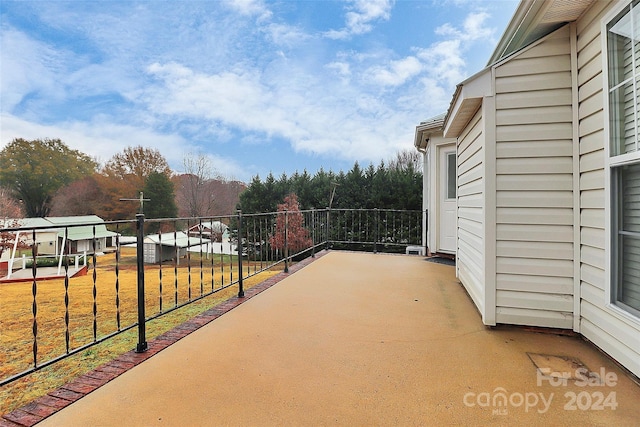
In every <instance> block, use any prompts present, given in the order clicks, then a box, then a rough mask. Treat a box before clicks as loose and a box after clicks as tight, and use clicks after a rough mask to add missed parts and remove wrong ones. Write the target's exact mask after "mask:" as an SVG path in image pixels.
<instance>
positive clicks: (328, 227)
mask: <svg viewBox="0 0 640 427" xmlns="http://www.w3.org/2000/svg"><path fill="white" fill-rule="evenodd" d="M330 221H331V208H330V207H327V240H326V247H325V249H326V250H329V240H330V239H329V233H330V230H331V222H330Z"/></svg>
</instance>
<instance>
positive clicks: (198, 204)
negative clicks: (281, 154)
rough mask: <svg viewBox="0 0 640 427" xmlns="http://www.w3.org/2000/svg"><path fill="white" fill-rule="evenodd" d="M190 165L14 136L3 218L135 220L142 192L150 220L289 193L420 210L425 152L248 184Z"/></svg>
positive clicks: (254, 208)
mask: <svg viewBox="0 0 640 427" xmlns="http://www.w3.org/2000/svg"><path fill="white" fill-rule="evenodd" d="M184 168H185V173H183V174H179V175H178V174H174V173H173V172H172V170H171V169H170V167H169V165H168V162H167V160H166V159H165V158H164V157H163V156H162V154H161V153H160V152H159V151H158V150H157V149H152V148H144V147H141V146H137V147H127V148H125V149H124V150H123V152H121V153H117V154H115V155H114V156H113V157H112V158H110V159H109V160H108V161H107V162H105V163H104V165H99V164H98V162H97V161H96V160H95V159H93V158H91V157H90V156H88V155H86V154H84V153H82V152H80V151H78V150H73V149H70V148H69V147H68V146H67V145H66V144H65V143H64V142H63V141H61V140H60V139H36V140H31V141H30V140H25V139H22V138H16V139H14V140H13V141H12V142H11V143H9V144H8V145H7V146H5V147H4V148H3V149H2V151H0V195H2V196H3V197H2V202H1V203H0V218H18V217H22V216H26V217H46V216H72V215H97V216H100V217H101V218H103V219H105V220H123V219H132V218H133V217H134V216H135V214H136V213H137V212H139V210H140V208H141V207H142V206H141V203H140V202H139V201H138V199H139V198H140V197H141V196H142V195H143V196H144V199H149V201H145V202H144V205H143V206H144V212H143V213H144V214H145V216H146V217H147V218H172V217H177V216H181V217H206V216H215V215H228V214H231V213H233V210H234V208H237V209H241V210H242V211H243V212H246V213H259V212H275V211H276V210H277V208H278V204H281V203H282V202H283V200H285V197H287V196H288V195H291V194H295V195H296V197H297V200H298V203H299V206H300V209H303V210H306V209H311V208H319V209H321V208H326V207H332V208H350V209H359V208H384V209H412V210H413V209H416V210H418V209H421V207H422V170H421V161H420V155H419V154H418V153H417V152H414V151H409V150H406V151H401V152H399V153H397V154H396V156H395V157H394V158H392V159H390V160H389V161H387V162H386V163H385V162H380V164H379V165H378V166H377V167H375V166H373V164H370V165H369V166H368V167H367V168H365V169H362V168H361V167H360V165H359V163H358V162H356V163H355V164H354V165H353V167H352V168H351V170H349V171H348V172H343V171H340V172H338V173H334V172H333V171H325V170H323V169H320V170H319V171H318V172H317V173H316V174H314V175H313V176H312V175H310V174H309V173H308V172H307V171H306V170H305V171H303V172H302V173H299V172H296V173H294V174H292V175H291V176H287V175H286V174H282V175H281V176H280V177H279V178H275V177H274V175H273V174H271V173H270V174H269V175H268V176H267V177H266V179H265V180H264V181H262V180H261V179H260V177H259V176H255V177H254V178H253V179H252V180H251V182H250V183H249V185H248V187H247V186H246V185H245V184H244V183H240V182H237V181H232V182H225V180H224V178H222V177H220V176H219V175H216V173H215V170H214V169H213V167H212V166H211V164H210V162H209V160H208V158H207V157H206V156H204V155H193V154H188V155H186V156H185V158H184ZM223 192H225V193H227V194H226V195H225V196H224V197H222V196H221V193H223ZM229 194H231V196H229ZM222 200H224V202H225V203H224V207H223V204H222V203H221V202H222ZM221 209H224V210H221Z"/></svg>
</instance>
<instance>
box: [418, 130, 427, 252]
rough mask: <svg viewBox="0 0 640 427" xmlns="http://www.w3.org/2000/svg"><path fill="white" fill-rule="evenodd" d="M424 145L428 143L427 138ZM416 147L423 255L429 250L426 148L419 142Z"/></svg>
mask: <svg viewBox="0 0 640 427" xmlns="http://www.w3.org/2000/svg"><path fill="white" fill-rule="evenodd" d="M426 145H429V138H427V141H426ZM416 149H417V150H418V152H419V153H421V154H422V247H423V248H424V255H425V256H426V255H428V252H429V234H428V233H429V187H428V184H429V180H428V178H427V169H428V167H427V166H428V165H427V148H426V146H425V148H420V144H418V145H416Z"/></svg>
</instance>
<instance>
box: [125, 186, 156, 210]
mask: <svg viewBox="0 0 640 427" xmlns="http://www.w3.org/2000/svg"><path fill="white" fill-rule="evenodd" d="M120 201H121V202H128V201H133V202H140V212H139V213H141V214H144V202H149V201H151V199H145V198H144V193H143V192H142V191H141V192H140V197H139V198H137V199H120Z"/></svg>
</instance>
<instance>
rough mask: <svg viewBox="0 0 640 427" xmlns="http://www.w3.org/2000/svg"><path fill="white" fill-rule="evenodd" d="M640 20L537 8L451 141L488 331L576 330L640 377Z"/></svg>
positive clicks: (474, 81) (471, 271) (455, 122)
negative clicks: (500, 327) (503, 327)
mask: <svg viewBox="0 0 640 427" xmlns="http://www.w3.org/2000/svg"><path fill="white" fill-rule="evenodd" d="M639 18H640V4H639V2H638V1H637V0H635V1H626V0H625V1H618V2H608V1H592V0H554V1H539V0H535V1H532V0H523V1H522V2H521V3H520V5H519V6H518V8H517V10H516V12H515V14H514V17H513V18H512V20H511V22H510V23H509V26H508V27H507V29H506V31H505V33H504V35H503V36H502V38H501V39H500V41H499V43H498V45H497V47H496V49H495V52H494V54H493V55H492V57H491V59H490V61H489V65H488V66H487V67H486V68H485V69H484V70H482V71H480V72H479V73H477V74H476V75H474V76H472V77H470V78H469V79H467V80H465V81H464V82H462V83H460V84H459V85H458V87H457V89H456V92H455V94H454V96H453V100H452V102H451V105H450V108H449V110H448V112H447V114H446V117H445V118H444V120H443V123H442V129H441V130H442V135H443V137H444V138H453V139H454V141H455V147H456V169H457V172H456V180H457V184H456V186H457V188H456V202H457V210H456V212H457V213H456V220H457V224H456V235H457V237H456V244H455V254H456V272H457V276H458V278H459V280H460V281H461V282H462V284H463V285H464V287H465V288H466V290H467V292H468V293H469V295H470V296H471V298H472V299H473V301H474V303H475V305H476V306H477V308H478V310H479V311H480V314H481V315H482V320H483V322H484V323H485V324H486V325H496V324H500V323H504V324H519V325H533V326H540V327H549V328H562V329H572V330H574V331H576V332H579V333H580V334H582V335H583V336H584V337H586V338H587V339H589V340H590V341H591V342H593V343H594V344H595V345H597V346H598V347H600V348H601V349H602V350H604V351H605V352H606V353H608V354H609V355H611V356H612V357H613V358H614V359H616V360H617V361H618V362H619V363H620V364H622V365H623V366H625V367H626V368H627V369H629V370H630V371H631V372H633V373H634V374H635V375H637V376H640V219H639V218H640V141H639V135H638V133H639V131H638V124H639V120H640V117H639V116H640V49H639V48H638V46H640V44H639V41H640V19H639ZM421 126H422V125H421ZM418 128H420V126H418ZM416 133H418V130H416ZM422 144H423V142H422V140H421V139H420V138H418V135H416V146H417V147H418V148H421V145H422ZM425 147H426V146H425ZM423 148H424V147H423ZM443 176H444V175H442V174H441V175H439V176H438V179H443ZM436 185H437V184H436ZM425 191H427V189H425ZM435 203H436V204H437V199H436V202H435ZM436 209H437V208H436ZM429 213H430V215H429V216H430V217H431V216H432V211H430V212H429ZM445 221H446V219H445ZM436 248H437V247H436Z"/></svg>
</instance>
